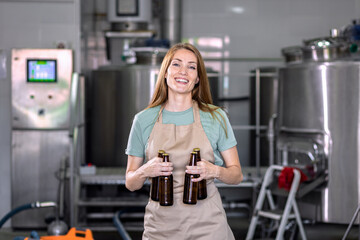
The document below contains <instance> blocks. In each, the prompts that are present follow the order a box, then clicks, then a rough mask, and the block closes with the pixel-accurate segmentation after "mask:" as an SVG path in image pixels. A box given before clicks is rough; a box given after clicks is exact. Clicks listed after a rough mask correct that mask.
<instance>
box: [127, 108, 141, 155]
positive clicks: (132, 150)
mask: <svg viewBox="0 0 360 240" xmlns="http://www.w3.org/2000/svg"><path fill="white" fill-rule="evenodd" d="M142 134H143V131H142V129H141V124H140V121H139V118H138V116H137V115H135V117H134V120H133V124H132V126H131V130H130V134H129V139H128V143H127V148H126V150H125V153H126V154H127V155H132V156H136V157H142V158H144V157H145V156H144V152H145V144H144V143H143V140H142V139H143V138H142Z"/></svg>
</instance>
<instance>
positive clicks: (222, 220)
mask: <svg viewBox="0 0 360 240" xmlns="http://www.w3.org/2000/svg"><path fill="white" fill-rule="evenodd" d="M162 110H163V107H162V108H161V109H160V113H159V117H158V120H157V121H156V123H155V125H154V128H153V130H152V132H151V134H150V137H149V141H148V147H147V149H146V156H147V161H148V160H149V159H152V158H154V157H156V156H157V154H158V150H159V149H163V150H165V151H166V152H167V153H168V154H169V158H170V161H171V162H172V163H173V164H174V170H173V177H174V204H173V205H172V206H168V207H164V206H160V204H159V202H155V201H153V200H151V198H149V202H148V204H147V206H146V212H145V218H144V228H145V230H144V233H143V239H151V240H160V239H166V240H169V239H176V240H181V239H184V240H190V239H196V240H201V239H202V240H211V239H213V240H219V239H221V240H224V239H234V235H233V233H232V231H231V229H230V227H229V225H228V223H227V219H226V215H225V211H224V209H223V207H222V201H221V197H220V194H219V192H218V190H217V188H216V186H215V184H214V181H213V180H207V191H208V197H207V198H206V199H205V200H198V201H197V204H196V205H187V204H184V203H183V202H182V199H183V186H184V176H185V168H186V167H185V166H186V165H188V163H189V159H190V153H191V152H192V150H193V148H200V151H201V157H202V158H203V159H206V160H208V161H210V162H212V163H214V161H215V158H214V153H213V149H212V147H211V144H210V142H209V140H208V138H207V136H206V134H205V132H204V130H203V128H202V125H201V122H200V113H199V108H198V105H197V103H196V102H193V111H194V123H192V124H189V125H183V126H176V125H175V124H163V123H162Z"/></svg>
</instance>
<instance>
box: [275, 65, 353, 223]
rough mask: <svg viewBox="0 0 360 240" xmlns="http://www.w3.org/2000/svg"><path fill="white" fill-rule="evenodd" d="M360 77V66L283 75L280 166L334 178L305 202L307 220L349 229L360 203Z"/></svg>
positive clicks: (307, 68)
mask: <svg viewBox="0 0 360 240" xmlns="http://www.w3.org/2000/svg"><path fill="white" fill-rule="evenodd" d="M359 76H360V63H359V62H355V61H344V60H340V61H328V62H316V61H308V62H303V63H300V64H294V65H288V66H286V67H284V68H281V69H280V70H279V109H278V141H277V144H278V149H279V151H280V152H281V153H280V154H279V155H280V157H279V158H280V161H284V159H286V161H290V162H291V163H286V164H289V165H295V166H296V164H298V163H299V162H302V164H301V165H300V166H302V167H304V166H305V167H307V168H308V167H309V166H311V169H309V168H308V169H305V168H303V169H304V170H305V171H307V170H309V171H308V172H307V173H308V174H310V176H312V177H314V179H316V176H317V174H322V173H326V175H327V178H328V181H327V182H326V183H325V184H324V186H323V187H321V188H318V189H316V190H315V191H313V192H311V193H310V194H308V195H307V196H305V198H304V199H302V202H301V201H300V203H299V206H300V207H299V209H300V210H301V215H302V217H305V218H311V219H315V220H317V221H321V222H330V223H348V222H349V220H350V219H351V217H352V215H353V213H354V210H355V209H356V208H357V206H358V203H359V202H360V199H359V196H360V186H359V183H360V151H359V144H360V131H359V130H360V121H359V118H360V103H359V100H360V96H359V95H360V94H359V92H360V83H359V82H360V79H359ZM281 163H282V164H284V162H281ZM311 174H313V175H311ZM344 186H346V187H344Z"/></svg>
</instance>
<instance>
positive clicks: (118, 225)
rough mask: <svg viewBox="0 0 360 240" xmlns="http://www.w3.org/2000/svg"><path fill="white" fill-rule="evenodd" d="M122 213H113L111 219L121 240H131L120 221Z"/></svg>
mask: <svg viewBox="0 0 360 240" xmlns="http://www.w3.org/2000/svg"><path fill="white" fill-rule="evenodd" d="M123 213H124V211H118V212H116V213H115V215H114V218H113V221H114V225H115V227H116V228H117V230H118V232H119V234H120V236H121V237H122V239H123V240H131V237H130V236H129V234H128V233H127V231H126V230H125V228H124V225H123V224H122V223H121V221H120V216H121V214H123Z"/></svg>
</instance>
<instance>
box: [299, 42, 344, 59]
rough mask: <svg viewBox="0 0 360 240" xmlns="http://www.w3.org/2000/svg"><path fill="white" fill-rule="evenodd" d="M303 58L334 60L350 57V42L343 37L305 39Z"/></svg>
mask: <svg viewBox="0 0 360 240" xmlns="http://www.w3.org/2000/svg"><path fill="white" fill-rule="evenodd" d="M303 43H304V46H303V47H302V52H303V60H304V62H308V61H315V62H316V61H332V60H338V59H345V58H348V57H350V46H349V43H348V42H347V41H346V40H345V39H344V38H342V37H322V38H314V39H308V40H304V41H303Z"/></svg>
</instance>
